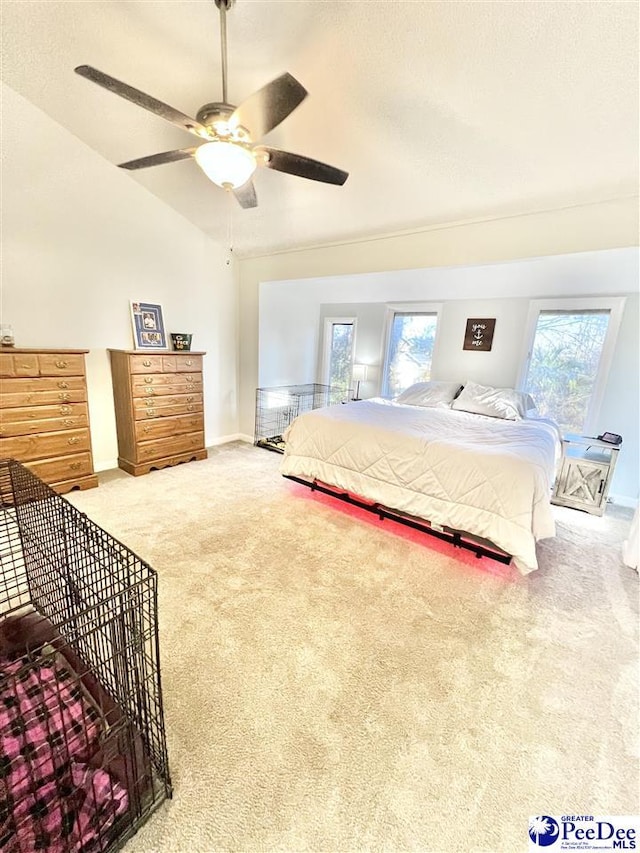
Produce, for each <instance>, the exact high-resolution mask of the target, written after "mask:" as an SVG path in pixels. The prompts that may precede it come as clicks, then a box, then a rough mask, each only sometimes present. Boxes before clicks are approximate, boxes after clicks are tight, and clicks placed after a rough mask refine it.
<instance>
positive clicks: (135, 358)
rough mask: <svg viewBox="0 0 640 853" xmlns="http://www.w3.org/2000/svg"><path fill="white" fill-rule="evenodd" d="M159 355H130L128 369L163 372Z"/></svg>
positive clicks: (161, 359)
mask: <svg viewBox="0 0 640 853" xmlns="http://www.w3.org/2000/svg"><path fill="white" fill-rule="evenodd" d="M162 361H163V357H162V356H161V355H131V356H129V370H130V371H131V373H163V371H164V368H163V366H162Z"/></svg>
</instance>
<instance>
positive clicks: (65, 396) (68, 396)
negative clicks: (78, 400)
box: [58, 391, 71, 400]
mask: <svg viewBox="0 0 640 853" xmlns="http://www.w3.org/2000/svg"><path fill="white" fill-rule="evenodd" d="M58 399H59V400H70V399H71V394H69V393H66V394H65V392H64V391H63V392H62V393H60V394H58Z"/></svg>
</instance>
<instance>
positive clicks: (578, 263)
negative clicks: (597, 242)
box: [258, 249, 639, 501]
mask: <svg viewBox="0 0 640 853" xmlns="http://www.w3.org/2000/svg"><path fill="white" fill-rule="evenodd" d="M637 289H638V253H637V250H636V249H612V250H605V251H598V252H584V253H579V254H570V255H559V256H551V257H541V258H532V259H523V260H518V261H509V262H506V263H499V264H485V265H482V266H480V265H477V266H476V265H474V266H465V267H447V268H445V267H436V268H430V269H416V270H396V271H393V272H378V273H374V274H363V275H345V276H331V277H326V278H320V277H314V278H307V279H305V280H304V281H300V280H299V281H295V280H289V281H271V282H267V281H265V282H262V284H260V285H259V294H260V302H259V304H260V317H261V320H260V339H259V348H258V350H259V363H260V382H261V384H262V385H269V384H278V382H283V383H287V382H310V381H314V380H315V378H316V374H315V360H316V357H317V352H318V344H317V338H318V331H319V327H320V322H321V316H322V315H323V314H326V313H344V314H351V313H355V315H356V316H358V317H359V313H360V312H359V310H358V303H369V304H370V303H376V302H377V303H384V302H401V301H408V302H416V301H427V302H440V303H442V313H441V325H440V328H439V335H438V343H437V346H436V350H435V352H434V360H433V368H432V369H433V377H434V378H435V379H452V380H460V381H465V380H466V379H472V380H477V381H480V382H485V383H488V384H494V385H498V386H513V385H514V384H515V382H516V380H517V374H518V369H519V366H520V359H521V355H522V342H523V333H524V329H525V325H526V319H527V313H528V307H529V300H530V299H531V298H541V297H545V296H580V295H596V294H597V295H607V294H610V295H621V294H629V297H628V299H627V304H626V308H625V313H624V317H623V323H622V326H621V329H620V334H619V338H618V343H617V346H616V350H615V355H614V362H613V364H612V368H611V373H610V381H609V384H608V387H607V392H606V395H605V399H604V401H603V405H602V407H601V412H600V416H599V418H598V421H597V427H598V430H602V429H609V430H613V431H616V432H620V433H621V434H622V435H624V436H625V442H624V445H623V450H622V452H621V454H620V460H619V464H618V469H617V471H616V476H615V479H614V483H613V493H614V494H615V495H616V496H617V497H618V498H620V499H622V500H626V501H633V500H634V499H635V498H637V495H638V384H639V379H638V359H637V353H638V297H637ZM290 306H292V307H290ZM340 306H342V309H343V310H338V309H339V307H340ZM263 311H264V312H265V314H266V315H267V316H268V318H269V321H268V323H264V324H263V323H262V313H263ZM380 316H382V315H380ZM474 316H477V317H495V318H496V331H495V336H494V345H493V347H492V350H491V352H488V353H478V352H468V351H463V349H462V339H463V336H464V329H465V324H466V320H467V318H468V317H474ZM374 322H376V321H374ZM377 322H378V323H380V317H379V318H378V320H377ZM358 323H359V325H361V320H360V319H359V320H358ZM288 328H295V338H293V339H291V338H286V330H287V329H288ZM381 334H382V325H381V324H380V327H379V329H378V341H379V342H380V336H381ZM372 337H375V335H374V336H372V334H371V330H369V331H368V334H367V335H365V336H362V335H361V334H360V328H359V330H358V334H357V337H356V361H363V362H375V363H378V364H379V363H380V350H379V343H378V350H377V352H376V353H373V352H372V350H371V349H369V350H366V349H365V347H364V344H363V343H361V342H362V341H363V340H365V341H369V342H370V341H371V340H372ZM284 340H286V343H285V344H283V343H282V342H283V341H284ZM279 342H280V343H279ZM367 346H369V347H370V346H371V345H370V343H369V344H367ZM298 347H301V349H299V348H298ZM634 353H635V355H634ZM274 357H276V358H277V359H278V370H277V371H276V372H274V371H273V370H272V366H273V358H274ZM285 362H288V365H289V368H288V373H287V371H285V370H284V364H285ZM361 391H362V393H364V394H365V395H369V394H371V393H376V392H377V389H376V388H375V387H373V386H372V384H371V383H367V386H365V387H364V388H363V389H361ZM630 391H631V393H630ZM612 424H613V426H612ZM616 425H617V426H616Z"/></svg>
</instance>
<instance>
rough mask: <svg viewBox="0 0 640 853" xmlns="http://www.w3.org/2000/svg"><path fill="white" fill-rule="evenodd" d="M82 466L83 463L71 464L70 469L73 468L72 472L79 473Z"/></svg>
mask: <svg viewBox="0 0 640 853" xmlns="http://www.w3.org/2000/svg"><path fill="white" fill-rule="evenodd" d="M81 464H82V463H81V462H69V468H71V470H72V471H77V470H78V468H80V466H81Z"/></svg>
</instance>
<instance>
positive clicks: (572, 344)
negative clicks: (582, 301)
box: [525, 310, 611, 434]
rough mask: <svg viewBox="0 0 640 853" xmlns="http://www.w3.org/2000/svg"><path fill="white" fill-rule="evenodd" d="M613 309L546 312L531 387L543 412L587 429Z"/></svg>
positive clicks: (571, 428)
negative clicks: (586, 425)
mask: <svg viewBox="0 0 640 853" xmlns="http://www.w3.org/2000/svg"><path fill="white" fill-rule="evenodd" d="M610 313H611V312H610V311H609V310H588V311H587V310H585V311H553V310H552V311H541V312H540V314H539V315H538V323H537V326H536V331H535V337H534V341H533V348H532V351H531V358H530V362H529V370H528V373H527V377H526V380H525V389H526V391H528V392H529V394H531V396H532V397H533V399H534V400H535V403H536V406H537V408H538V412H539V414H541V415H543V416H544V417H549V418H552V419H553V420H554V421H556V423H557V424H558V425H559V426H560V429H561V430H562V431H563V432H565V433H566V432H572V433H579V434H580V433H583V432H584V431H585V424H586V422H587V417H588V414H589V405H590V402H591V397H592V394H593V391H594V388H595V384H596V379H597V376H598V368H599V365H600V359H601V357H602V349H603V346H604V342H605V336H606V334H607V328H608V325H609V318H610Z"/></svg>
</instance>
